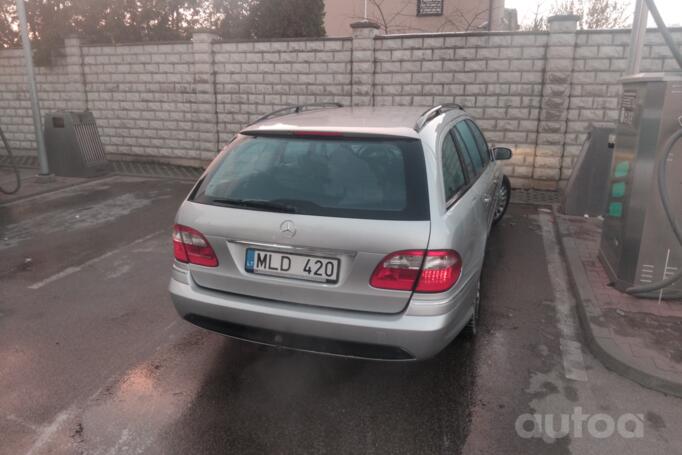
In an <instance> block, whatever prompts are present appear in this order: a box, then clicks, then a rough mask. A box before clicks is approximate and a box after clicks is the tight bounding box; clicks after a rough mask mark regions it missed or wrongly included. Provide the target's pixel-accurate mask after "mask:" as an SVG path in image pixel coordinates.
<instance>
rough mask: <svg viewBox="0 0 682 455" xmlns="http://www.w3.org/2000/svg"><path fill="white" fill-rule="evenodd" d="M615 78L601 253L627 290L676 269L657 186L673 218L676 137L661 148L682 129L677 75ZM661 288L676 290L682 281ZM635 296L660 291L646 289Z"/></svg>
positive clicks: (677, 187)
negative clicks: (616, 109)
mask: <svg viewBox="0 0 682 455" xmlns="http://www.w3.org/2000/svg"><path fill="white" fill-rule="evenodd" d="M622 83H623V92H622V97H621V103H620V106H621V107H620V115H619V119H618V124H617V127H616V140H615V148H614V153H613V159H612V165H611V173H610V178H609V187H608V199H607V206H606V216H605V217H604V224H603V230H602V242H601V248H600V259H601V261H602V263H603V264H604V266H605V268H606V270H607V272H608V274H609V275H610V278H611V280H612V281H613V283H614V285H615V287H616V288H617V289H620V290H622V291H627V290H630V289H632V288H637V287H642V286H650V285H652V284H653V283H656V282H660V281H662V280H663V279H664V278H669V277H671V276H673V275H674V274H675V272H677V271H678V270H680V267H682V245H681V244H680V242H679V241H678V239H677V237H676V236H675V232H674V229H673V226H672V224H671V222H670V220H669V219H668V215H667V214H666V211H665V207H664V205H663V202H662V200H661V194H660V191H659V190H658V186H659V184H664V185H663V186H664V190H666V191H667V192H668V194H669V195H670V197H669V199H670V201H669V202H670V209H671V211H672V212H673V213H672V215H673V216H674V217H677V218H679V217H680V215H682V141H677V142H676V143H675V144H672V145H673V148H672V150H671V151H670V152H669V153H668V151H667V150H666V147H665V146H666V143H667V142H668V141H669V140H670V138H671V137H672V136H673V135H674V134H675V133H676V132H677V131H680V130H681V129H682V73H678V74H638V75H635V76H631V77H626V78H624V79H623V80H622ZM662 162H664V163H665V169H664V176H663V179H662V180H660V181H659V179H660V178H661V176H660V175H659V169H660V165H661V163H662ZM665 293H666V295H671V294H677V295H682V280H678V282H677V283H673V284H671V285H669V286H667V287H666V289H665ZM641 294H642V295H646V294H651V296H652V297H658V295H659V293H658V292H656V291H655V290H653V289H652V290H651V291H649V292H642V293H641Z"/></svg>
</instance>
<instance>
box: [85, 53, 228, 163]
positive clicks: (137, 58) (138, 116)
mask: <svg viewBox="0 0 682 455" xmlns="http://www.w3.org/2000/svg"><path fill="white" fill-rule="evenodd" d="M82 49H83V68H84V71H83V73H84V79H85V88H86V93H87V107H88V108H89V109H90V110H91V111H93V113H94V115H95V118H96V119H97V123H98V127H99V131H100V135H101V137H102V142H103V143H104V146H105V148H106V151H107V153H109V154H112V155H126V156H131V157H150V156H151V157H161V158H183V159H210V157H211V156H213V155H212V154H210V153H208V152H209V149H207V148H206V149H204V150H202V148H201V147H197V143H200V140H201V133H202V131H205V130H207V129H209V128H211V123H210V121H211V117H209V116H202V115H201V113H199V112H195V108H196V106H197V104H198V102H199V94H198V93H196V90H195V79H194V72H193V67H194V53H193V52H192V50H193V49H192V45H191V44H185V43H183V44H147V45H134V46H84V47H83V48H82ZM213 142H214V143H215V141H213ZM211 148H214V146H213V147H211Z"/></svg>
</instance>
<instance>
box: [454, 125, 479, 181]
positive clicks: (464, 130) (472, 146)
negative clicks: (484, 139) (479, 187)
mask: <svg viewBox="0 0 682 455" xmlns="http://www.w3.org/2000/svg"><path fill="white" fill-rule="evenodd" d="M455 130H456V131H457V134H458V135H459V138H460V140H461V141H462V145H464V150H463V152H464V153H465V154H467V155H469V158H471V162H472V163H473V165H474V173H473V174H472V177H476V176H478V175H479V174H480V173H481V172H483V160H482V159H481V155H480V154H479V153H478V145H476V139H474V135H473V134H472V133H471V130H470V129H469V127H468V126H467V125H466V123H464V122H459V123H458V124H456V125H455Z"/></svg>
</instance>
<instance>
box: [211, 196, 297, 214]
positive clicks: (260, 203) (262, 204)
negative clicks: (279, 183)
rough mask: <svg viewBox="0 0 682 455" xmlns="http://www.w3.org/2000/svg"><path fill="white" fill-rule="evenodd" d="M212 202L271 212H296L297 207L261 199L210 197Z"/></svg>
mask: <svg viewBox="0 0 682 455" xmlns="http://www.w3.org/2000/svg"><path fill="white" fill-rule="evenodd" d="M211 202H212V203H214V204H220V205H226V206H228V207H246V208H250V209H259V210H269V211H272V212H282V213H297V212H298V209H297V208H296V207H294V206H292V205H289V204H284V203H281V202H272V201H264V200H261V199H211Z"/></svg>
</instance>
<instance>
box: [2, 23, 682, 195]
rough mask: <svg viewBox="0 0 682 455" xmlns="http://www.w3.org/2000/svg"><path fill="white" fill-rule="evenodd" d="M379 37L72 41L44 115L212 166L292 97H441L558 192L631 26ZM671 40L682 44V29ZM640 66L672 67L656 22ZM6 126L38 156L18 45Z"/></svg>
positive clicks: (427, 100)
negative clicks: (89, 120)
mask: <svg viewBox="0 0 682 455" xmlns="http://www.w3.org/2000/svg"><path fill="white" fill-rule="evenodd" d="M576 21H577V18H575V17H573V16H561V17H557V18H554V19H552V20H551V21H550V29H549V31H548V32H539V33H524V32H517V33H506V32H493V33H480V32H476V33H449V34H418V35H394V36H381V34H380V32H379V30H378V27H377V26H375V25H372V24H368V23H364V22H363V23H356V24H353V37H352V38H341V39H338V38H334V39H295V40H276V41H265V42H222V41H220V40H219V39H218V37H217V36H215V35H212V34H210V33H204V32H201V33H196V34H195V35H194V37H193V39H192V41H191V42H183V43H155V44H139V45H126V46H88V45H82V44H81V43H80V42H79V40H78V39H77V38H69V39H67V40H66V42H65V49H64V52H63V55H62V56H60V57H58V58H57V60H56V61H55V64H54V65H53V66H52V67H50V68H37V79H38V81H37V82H38V89H39V98H40V102H41V108H42V109H43V111H54V110H59V109H63V110H83V109H86V108H87V109H90V110H92V111H93V112H94V114H95V116H96V118H97V121H98V124H99V127H100V133H101V135H102V140H103V142H104V145H105V147H106V150H107V153H108V154H109V155H110V156H112V157H123V158H133V159H144V160H155V161H162V162H173V163H184V164H203V163H206V162H208V161H210V160H211V159H212V158H213V157H214V156H215V155H216V153H217V151H218V150H219V149H220V148H221V147H222V145H223V144H225V143H226V142H227V141H228V140H229V139H230V138H231V136H232V135H233V134H234V133H235V132H236V131H238V130H239V129H240V128H241V127H243V126H244V125H246V124H248V123H249V122H251V121H253V120H255V119H256V118H257V117H258V116H260V115H263V114H265V113H267V112H270V111H272V110H275V109H278V108H281V107H285V106H286V105H290V104H302V103H315V102H329V101H336V102H340V103H342V104H344V105H358V106H363V105H424V106H429V105H434V104H438V103H444V102H457V103H460V104H462V105H463V106H464V107H465V109H466V110H467V111H468V112H470V113H471V114H472V115H473V116H474V117H476V118H477V120H478V121H479V123H480V125H481V126H482V128H483V129H484V131H485V133H486V135H487V136H488V138H489V140H490V141H491V142H494V143H496V144H498V145H508V146H511V147H513V148H514V151H515V153H514V158H513V160H512V161H511V162H509V163H508V165H507V172H508V173H509V174H510V176H511V177H512V180H513V183H514V185H515V186H517V187H524V186H534V187H539V188H556V187H558V186H560V185H561V183H562V182H563V181H565V180H566V179H567V178H568V176H569V175H570V172H571V169H572V167H573V164H574V162H575V157H576V156H577V153H578V152H579V150H580V146H581V144H582V141H583V140H584V138H585V135H586V134H587V132H588V131H589V129H590V128H591V127H592V126H593V125H594V126H606V125H610V124H612V122H613V120H614V119H615V118H616V116H617V111H618V103H619V94H620V86H619V84H618V79H619V78H620V76H621V75H622V73H623V70H624V68H625V63H626V59H627V53H628V44H629V32H628V31H613V30H609V31H578V30H576ZM673 35H674V37H675V39H676V40H677V42H678V43H682V29H674V30H673ZM642 70H643V71H663V70H671V71H672V70H676V66H675V62H674V61H673V59H672V56H671V54H670V52H669V50H668V49H667V47H666V46H665V44H664V43H663V40H662V38H661V36H660V34H659V33H658V32H657V31H654V30H650V31H649V32H648V33H647V40H646V47H645V49H644V52H643V61H642ZM0 125H2V126H3V128H4V129H5V131H6V133H7V135H8V137H9V140H10V142H11V143H12V145H13V146H14V148H15V150H16V152H17V153H18V154H34V153H35V151H34V150H35V144H34V142H33V127H32V120H31V112H30V103H29V99H28V93H27V90H26V81H25V78H24V68H23V61H22V57H21V53H20V51H18V50H14V49H12V50H0Z"/></svg>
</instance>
